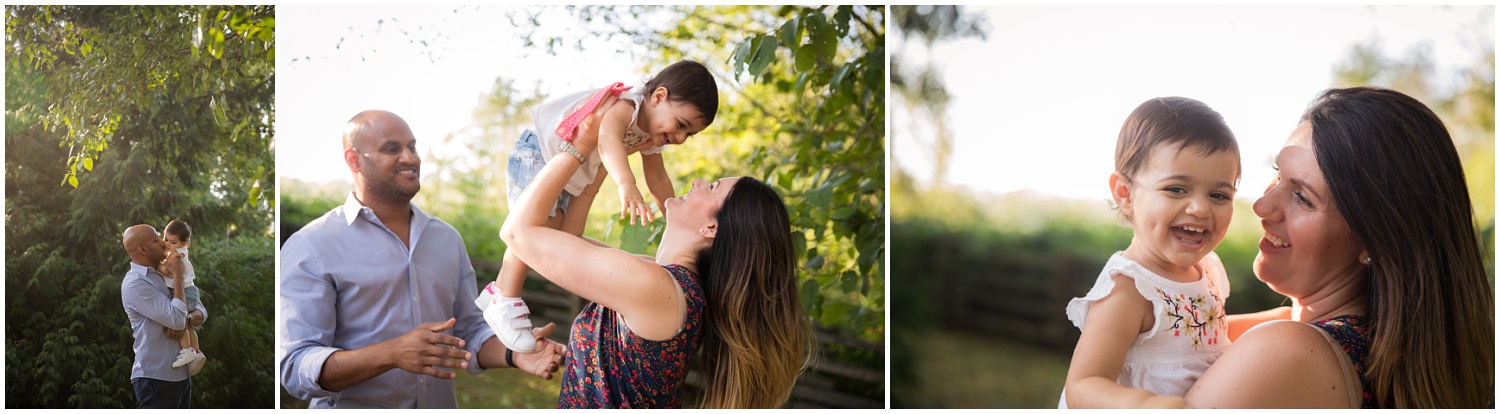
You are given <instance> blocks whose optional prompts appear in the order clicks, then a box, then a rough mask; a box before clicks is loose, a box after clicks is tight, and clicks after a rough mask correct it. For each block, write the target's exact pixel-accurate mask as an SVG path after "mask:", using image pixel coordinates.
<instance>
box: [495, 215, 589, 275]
mask: <svg viewBox="0 0 1500 414" xmlns="http://www.w3.org/2000/svg"><path fill="white" fill-rule="evenodd" d="M570 205H571V204H570ZM563 216H564V215H563V214H558V215H556V216H552V217H547V227H551V228H554V229H555V228H559V227H561V226H562V224H563ZM528 270H531V266H527V265H526V262H523V261H521V258H519V257H516V255H514V254H511V252H510V249H505V258H504V259H501V262H500V274H499V275H496V276H495V285H496V286H498V287H499V288H500V296H501V297H507V298H519V297H521V285H523V284H525V283H524V282H526V271H528Z"/></svg>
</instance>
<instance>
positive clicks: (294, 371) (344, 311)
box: [277, 194, 494, 408]
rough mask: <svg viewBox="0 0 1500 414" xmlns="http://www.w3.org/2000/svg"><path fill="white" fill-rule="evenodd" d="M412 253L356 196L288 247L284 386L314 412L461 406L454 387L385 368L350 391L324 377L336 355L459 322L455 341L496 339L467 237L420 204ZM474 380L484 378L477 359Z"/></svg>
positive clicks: (284, 259) (472, 343)
mask: <svg viewBox="0 0 1500 414" xmlns="http://www.w3.org/2000/svg"><path fill="white" fill-rule="evenodd" d="M411 211H412V219H411V232H410V236H409V238H410V241H411V248H410V249H408V248H407V246H406V245H405V244H403V243H402V242H401V239H400V238H398V237H397V236H396V234H395V233H393V232H391V231H390V229H387V228H386V227H385V225H384V224H382V223H381V222H380V219H379V218H377V217H375V212H374V211H373V210H370V208H368V207H365V206H364V205H361V204H360V202H359V200H358V199H356V198H354V195H353V194H350V195H349V197H348V199H346V200H345V201H344V205H343V206H340V207H338V208H335V209H333V210H332V211H329V212H328V214H324V215H323V216H322V217H319V218H318V219H317V220H313V222H312V223H308V224H307V226H306V227H303V228H302V229H301V230H299V231H297V233H295V234H293V235H292V236H291V237H290V238H288V239H287V241H286V243H285V244H284V245H282V247H281V288H280V289H279V291H280V295H281V305H280V306H281V332H280V335H279V337H278V338H277V340H278V341H279V346H278V347H277V353H278V354H279V355H278V356H277V357H278V359H279V360H280V361H281V385H282V386H283V387H285V388H286V390H287V392H288V393H291V395H292V396H294V397H297V398H301V399H309V400H311V401H310V404H309V406H310V407H311V408H456V407H457V406H458V402H457V400H456V397H455V394H454V390H453V381H452V380H442V379H437V378H434V377H431V376H427V375H421V374H413V373H410V372H406V371H403V370H401V369H392V370H390V371H386V372H385V373H383V374H380V375H379V376H376V377H375V378H372V379H370V380H369V381H365V382H364V383H361V384H359V385H355V386H353V387H349V388H348V389H345V390H343V391H342V392H333V391H328V390H325V389H323V388H322V387H321V386H320V385H319V384H318V378H319V377H320V376H321V375H322V372H323V362H324V361H327V360H328V356H329V355H332V354H333V353H334V351H341V350H350V349H357V348H361V347H365V346H369V345H373V344H376V343H379V342H383V341H386V340H390V339H394V338H396V337H399V336H401V335H403V334H406V333H407V332H410V331H411V330H413V329H417V325H421V324H424V323H429V322H443V321H447V320H448V318H456V319H457V321H456V322H455V323H454V325H453V330H452V331H451V332H444V334H448V335H452V336H455V337H458V338H460V339H463V340H464V348H465V350H467V351H469V352H470V353H471V354H472V355H478V354H479V348H480V346H481V345H483V344H484V341H485V340H487V339H489V338H490V337H492V336H494V333H493V332H492V331H490V328H489V325H487V324H485V322H484V316H483V314H481V313H480V311H479V309H478V308H476V307H474V298H475V297H476V294H477V291H478V288H477V287H478V285H477V284H476V283H475V276H474V266H473V264H472V263H471V262H470V261H469V253H468V252H467V251H466V250H465V249H464V241H463V238H462V237H461V236H460V235H459V234H458V231H457V230H454V229H453V227H452V226H449V225H448V223H444V222H443V221H442V220H439V219H437V218H436V217H433V216H432V215H429V214H427V213H426V212H423V211H422V210H420V209H418V208H417V206H416V205H412V206H411ZM468 370H469V372H470V373H473V374H478V373H480V372H482V371H483V369H482V368H480V367H479V363H478V362H477V361H475V360H474V359H472V358H471V359H470V360H469V368H468Z"/></svg>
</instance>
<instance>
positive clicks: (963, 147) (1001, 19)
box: [889, 6, 1495, 199]
mask: <svg viewBox="0 0 1500 414" xmlns="http://www.w3.org/2000/svg"><path fill="white" fill-rule="evenodd" d="M965 11H966V12H970V13H982V14H984V15H985V17H986V19H987V20H988V27H989V30H988V36H987V40H980V39H964V40H959V41H949V42H946V43H940V44H939V45H937V46H936V47H934V48H933V49H932V50H925V49H924V48H922V47H920V46H919V45H903V44H902V39H899V37H898V36H892V37H891V38H890V39H889V41H890V42H891V43H892V44H893V45H892V46H891V50H892V55H893V59H894V56H895V55H897V54H898V53H905V55H904V56H909V58H908V60H911V61H913V62H922V61H926V60H929V59H930V60H931V61H932V62H933V63H934V64H935V65H936V66H937V67H938V68H939V69H940V72H941V76H942V77H943V80H944V81H945V83H946V85H947V88H948V91H949V93H950V94H952V96H953V99H952V101H951V103H950V104H949V114H948V117H949V121H948V126H949V129H950V131H952V133H953V137H954V142H955V144H954V148H953V152H952V158H951V161H950V162H949V165H950V167H949V171H948V173H947V174H946V175H945V180H946V182H947V183H948V184H952V185H958V186H963V187H967V188H969V189H970V190H972V191H983V192H992V193H1006V192H1013V191H1021V190H1029V191H1034V192H1038V193H1043V194H1050V195H1054V196H1062V197H1070V198H1089V199H1098V198H1104V197H1108V192H1107V179H1108V176H1109V174H1110V172H1111V171H1113V167H1114V143H1115V139H1116V138H1117V137H1118V135H1119V130H1120V125H1121V123H1123V122H1124V120H1125V117H1126V116H1127V115H1129V114H1130V112H1131V111H1132V110H1134V109H1135V107H1136V106H1137V105H1140V103H1141V102H1144V101H1146V100H1148V99H1151V98H1155V97H1160V96H1184V97H1188V98H1193V99H1197V100H1200V101H1202V102H1204V103H1206V104H1208V105H1209V106H1210V107H1212V108H1214V109H1215V110H1217V111H1218V112H1219V113H1220V114H1222V115H1223V116H1224V119H1225V122H1226V123H1227V124H1228V125H1229V127H1230V129H1231V130H1233V131H1234V133H1235V135H1236V137H1237V138H1238V140H1239V145H1240V154H1241V165H1242V168H1243V171H1244V173H1243V176H1242V178H1241V181H1240V185H1239V193H1238V197H1239V198H1244V199H1254V198H1257V197H1259V195H1260V194H1261V191H1260V190H1262V189H1264V188H1265V186H1266V184H1268V183H1270V180H1271V178H1272V177H1273V176H1274V172H1273V171H1272V170H1271V168H1270V162H1271V160H1272V159H1273V157H1274V156H1275V154H1276V152H1277V151H1279V150H1280V148H1281V146H1282V145H1283V144H1284V143H1285V141H1286V138H1287V136H1288V135H1289V134H1290V133H1291V131H1292V130H1293V129H1294V128H1295V127H1296V123H1297V119H1298V117H1300V116H1301V114H1302V110H1303V109H1305V108H1306V106H1307V104H1308V103H1309V102H1310V101H1311V100H1312V99H1313V98H1314V97H1315V96H1316V95H1317V93H1318V92H1320V91H1322V90H1324V89H1326V88H1328V87H1330V86H1332V82H1333V73H1334V68H1335V66H1336V64H1337V63H1338V62H1341V61H1343V60H1345V59H1346V58H1347V57H1348V55H1349V50H1350V49H1351V48H1352V47H1353V46H1354V45H1356V44H1361V43H1365V42H1368V41H1370V40H1372V39H1378V41H1379V45H1380V47H1381V49H1382V51H1383V53H1384V55H1385V56H1387V57H1405V56H1407V55H1408V54H1409V52H1410V51H1411V50H1413V48H1414V47H1418V45H1426V46H1425V47H1429V48H1430V56H1431V57H1432V58H1433V60H1434V63H1435V64H1436V66H1435V67H1436V69H1437V73H1439V74H1449V73H1455V74H1456V73H1458V72H1460V71H1462V70H1464V69H1465V68H1468V67H1470V66H1471V65H1473V64H1474V63H1475V62H1478V61H1479V58H1480V55H1479V53H1480V52H1479V50H1480V47H1479V45H1481V44H1483V45H1488V47H1490V48H1493V45H1494V32H1495V27H1494V17H1495V12H1494V8H1493V7H1478V6H1465V7H1446V8H1443V7H1426V6H1423V7H1395V6H1382V7H1364V6H1339V7H1253V6H1238V7H1212V6H1205V7H1191V6H1188V7H1185V6H1175V7H1145V6H1138V7H1126V6H1118V7H1082V6H1073V7H1025V6H1000V7H977V6H968V7H965ZM903 47H904V48H903ZM1449 87H1451V85H1449ZM893 107H894V108H895V109H894V110H893V111H892V114H893V115H892V117H891V119H892V121H891V122H892V125H891V131H892V135H891V139H892V141H893V142H892V144H891V145H890V146H889V148H892V154H891V160H892V162H894V163H896V164H897V165H899V166H900V167H902V168H904V169H905V171H907V172H908V173H910V174H912V176H913V177H914V178H915V179H917V180H918V181H920V182H922V183H924V184H926V183H930V182H931V180H932V175H933V168H932V161H931V158H932V157H931V155H930V154H931V151H930V150H927V149H925V148H924V147H923V146H922V142H920V141H917V140H915V139H914V134H912V133H909V132H904V131H912V130H913V124H911V122H912V117H910V116H904V115H902V114H901V112H902V111H903V110H904V109H903V108H901V107H900V106H897V105H893ZM925 127H926V125H921V124H918V125H916V126H915V128H916V129H917V130H919V131H920V130H921V129H922V128H925Z"/></svg>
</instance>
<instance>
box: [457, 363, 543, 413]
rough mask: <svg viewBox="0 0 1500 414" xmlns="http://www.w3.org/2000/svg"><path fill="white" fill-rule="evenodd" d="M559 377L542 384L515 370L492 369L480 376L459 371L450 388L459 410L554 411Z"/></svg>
mask: <svg viewBox="0 0 1500 414" xmlns="http://www.w3.org/2000/svg"><path fill="white" fill-rule="evenodd" d="M561 376H562V375H561V373H558V374H557V375H554V376H553V377H552V379H550V380H544V379H541V378H537V377H535V376H532V375H530V374H526V373H524V372H520V371H517V370H514V369H492V370H488V371H485V372H484V373H483V374H480V375H470V374H469V373H468V372H465V371H459V372H458V378H454V379H453V388H454V389H455V390H456V394H457V395H458V408H554V407H557V392H558V388H559V378H561Z"/></svg>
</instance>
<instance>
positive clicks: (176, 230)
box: [162, 220, 193, 243]
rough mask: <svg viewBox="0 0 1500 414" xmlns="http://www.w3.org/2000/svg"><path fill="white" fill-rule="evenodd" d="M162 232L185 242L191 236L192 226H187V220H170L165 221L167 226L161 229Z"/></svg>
mask: <svg viewBox="0 0 1500 414" xmlns="http://www.w3.org/2000/svg"><path fill="white" fill-rule="evenodd" d="M162 233H166V234H170V235H173V236H177V240H178V241H181V242H183V243H187V242H188V241H189V240H190V239H192V238H193V227H192V226H188V224H187V222H183V221H177V220H172V221H171V222H169V223H167V228H165V229H162Z"/></svg>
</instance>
